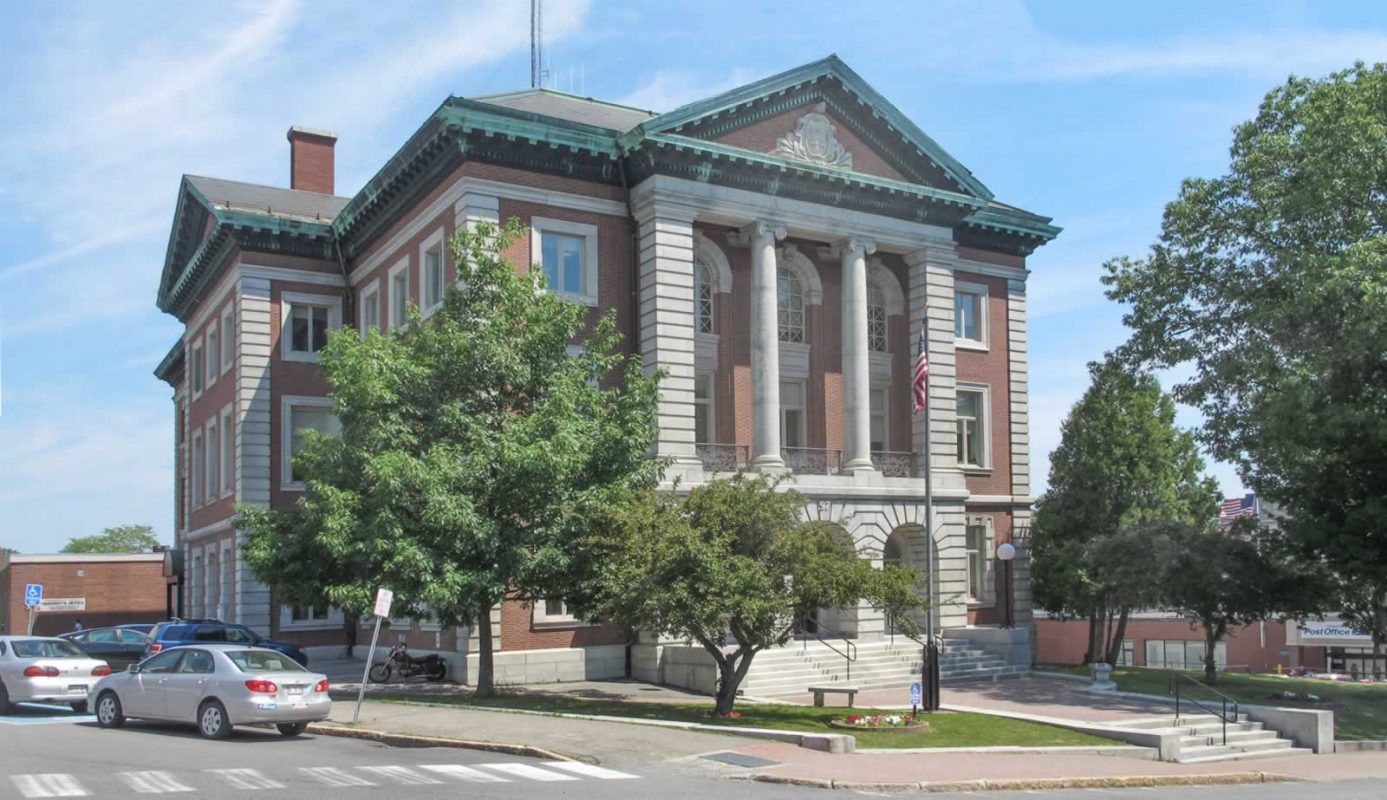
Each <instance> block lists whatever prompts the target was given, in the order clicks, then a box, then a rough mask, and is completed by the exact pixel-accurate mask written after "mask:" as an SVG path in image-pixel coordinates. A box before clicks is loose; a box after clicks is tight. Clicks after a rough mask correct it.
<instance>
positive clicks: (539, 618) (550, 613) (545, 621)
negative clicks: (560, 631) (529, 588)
mask: <svg viewBox="0 0 1387 800" xmlns="http://www.w3.org/2000/svg"><path fill="white" fill-rule="evenodd" d="M578 622H580V620H579V619H578V617H577V616H575V615H574V614H573V610H572V609H570V608H569V607H568V604H567V603H565V602H564V601H562V600H536V601H535V604H534V624H535V625H573V624H576V623H578Z"/></svg>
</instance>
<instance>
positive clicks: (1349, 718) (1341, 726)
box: [1064, 667, 1387, 739]
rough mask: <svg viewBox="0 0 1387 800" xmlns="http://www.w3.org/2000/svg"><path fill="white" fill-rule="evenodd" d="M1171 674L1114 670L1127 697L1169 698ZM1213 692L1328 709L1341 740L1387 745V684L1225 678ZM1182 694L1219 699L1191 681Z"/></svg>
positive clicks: (1273, 703)
mask: <svg viewBox="0 0 1387 800" xmlns="http://www.w3.org/2000/svg"><path fill="white" fill-rule="evenodd" d="M1064 669H1065V671H1066V672H1073V673H1076V674H1080V675H1088V668H1087V667H1066V668H1064ZM1171 674H1172V670H1164V669H1143V668H1135V667H1118V668H1117V669H1114V670H1113V680H1114V681H1115V682H1116V683H1117V688H1119V689H1121V690H1122V691H1124V692H1141V693H1142V694H1159V695H1165V694H1167V693H1168V689H1169V685H1170V676H1171ZM1184 674H1187V675H1189V676H1190V677H1192V678H1194V679H1195V680H1197V681H1201V682H1202V681H1203V680H1204V673H1203V672H1202V671H1200V672H1188V673H1184ZM1214 688H1215V689H1217V690H1218V691H1220V692H1222V693H1223V694H1226V695H1228V696H1229V697H1231V698H1233V699H1234V700H1237V701H1238V702H1240V703H1255V704H1257V705H1264V706H1286V707H1288V708H1324V709H1328V710H1330V711H1333V712H1334V728H1335V731H1334V735H1335V738H1336V739H1387V684H1378V685H1371V686H1370V685H1366V684H1359V683H1337V682H1334V681H1321V680H1314V679H1311V678H1281V677H1277V676H1276V675H1245V674H1242V673H1236V672H1225V673H1222V674H1220V675H1219V676H1218V683H1216V684H1214ZM1180 692H1181V694H1182V695H1183V696H1187V697H1194V698H1195V699H1197V700H1201V701H1204V700H1216V699H1218V698H1217V695H1214V694H1212V693H1210V692H1205V691H1204V690H1202V689H1200V688H1199V687H1197V686H1194V685H1193V684H1191V683H1189V682H1188V681H1184V682H1183V685H1182V687H1181V689H1180ZM1281 692H1295V693H1296V694H1300V695H1305V694H1313V695H1317V696H1318V697H1319V698H1320V699H1321V700H1324V701H1326V702H1327V703H1328V705H1314V704H1310V703H1297V702H1289V701H1286V700H1281V699H1278V698H1277V697H1276V695H1279V694H1280V693H1281Z"/></svg>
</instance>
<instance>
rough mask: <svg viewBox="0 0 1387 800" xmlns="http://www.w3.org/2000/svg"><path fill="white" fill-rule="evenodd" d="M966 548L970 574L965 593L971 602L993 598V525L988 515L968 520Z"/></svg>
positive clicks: (965, 539) (965, 535)
mask: <svg viewBox="0 0 1387 800" xmlns="http://www.w3.org/2000/svg"><path fill="white" fill-rule="evenodd" d="M964 548H965V551H966V552H967V555H968V574H967V586H966V587H965V594H966V596H967V598H968V602H970V603H983V602H987V601H988V600H990V599H991V594H992V591H991V589H992V587H991V583H992V581H991V577H992V525H991V520H989V519H987V518H986V517H974V518H971V519H969V520H968V524H967V526H966V527H965V528H964Z"/></svg>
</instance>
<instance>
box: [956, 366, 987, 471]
mask: <svg viewBox="0 0 1387 800" xmlns="http://www.w3.org/2000/svg"><path fill="white" fill-rule="evenodd" d="M987 407H988V406H987V389H985V388H982V387H965V386H959V387H958V394H957V407H956V410H955V413H954V426H955V429H956V434H957V436H956V440H957V448H958V453H957V454H958V463H959V464H960V465H962V466H965V467H979V468H985V467H987V466H988V460H987V456H988V453H987Z"/></svg>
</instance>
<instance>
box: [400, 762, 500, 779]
mask: <svg viewBox="0 0 1387 800" xmlns="http://www.w3.org/2000/svg"><path fill="white" fill-rule="evenodd" d="M420 767H421V768H422V769H426V770H428V771H430V772H437V773H438V774H439V775H447V776H448V777H450V778H457V779H458V780H461V781H469V782H471V783H510V778H502V777H501V776H500V775H492V774H491V773H489V772H482V771H481V770H479V769H472V768H471V767H464V766H462V765H461V764H421V765H420Z"/></svg>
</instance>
